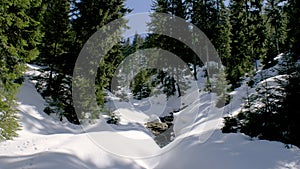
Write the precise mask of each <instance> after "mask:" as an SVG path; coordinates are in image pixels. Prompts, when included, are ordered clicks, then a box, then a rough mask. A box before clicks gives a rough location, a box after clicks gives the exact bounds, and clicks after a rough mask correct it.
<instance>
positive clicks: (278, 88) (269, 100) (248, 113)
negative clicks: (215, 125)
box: [222, 55, 300, 146]
mask: <svg viewBox="0 0 300 169" xmlns="http://www.w3.org/2000/svg"><path fill="white" fill-rule="evenodd" d="M287 56H288V58H290V59H288V60H287V61H286V62H290V64H291V65H294V66H291V67H290V68H291V70H289V71H285V72H284V73H287V72H289V74H285V76H283V77H282V78H280V79H279V78H278V79H276V80H275V82H276V83H277V84H276V85H270V84H268V81H263V82H260V83H259V84H258V86H256V92H255V93H253V94H250V95H248V96H247V97H246V98H245V101H244V104H243V106H242V109H241V112H240V113H239V114H238V115H237V116H234V117H232V116H231V117H230V116H228V117H226V118H225V121H224V123H225V126H224V127H223V129H222V130H223V132H237V131H240V132H242V133H245V134H247V135H249V136H250V137H258V138H260V139H267V140H276V141H282V142H284V143H286V144H294V145H296V146H300V142H299V138H300V135H299V132H298V129H299V127H300V125H299V120H300V116H299V108H300V107H299V102H298V101H297V98H298V97H299V96H300V91H299V89H300V80H299V79H300V68H299V66H297V64H296V62H295V61H293V60H292V59H291V58H292V57H291V55H287ZM286 64H288V63H286ZM286 64H285V65H286Z"/></svg>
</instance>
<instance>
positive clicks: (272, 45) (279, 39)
mask: <svg viewBox="0 0 300 169" xmlns="http://www.w3.org/2000/svg"><path fill="white" fill-rule="evenodd" d="M265 11H266V18H267V19H266V23H267V25H268V28H267V30H268V40H267V41H268V45H267V46H266V47H267V55H266V58H263V59H264V60H263V62H264V63H268V62H269V61H272V59H273V58H274V57H275V56H277V55H278V54H280V53H283V52H285V51H286V45H285V41H286V38H287V33H286V32H287V31H286V29H287V27H286V26H287V17H286V13H285V11H284V5H282V1H281V0H268V1H267V4H266V7H265Z"/></svg>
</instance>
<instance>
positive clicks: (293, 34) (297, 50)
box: [287, 0, 300, 58]
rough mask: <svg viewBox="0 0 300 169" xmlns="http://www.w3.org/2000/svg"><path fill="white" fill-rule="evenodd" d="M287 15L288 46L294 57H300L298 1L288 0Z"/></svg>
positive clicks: (299, 3)
mask: <svg viewBox="0 0 300 169" xmlns="http://www.w3.org/2000/svg"><path fill="white" fill-rule="evenodd" d="M287 3H288V5H287V15H288V26H287V27H288V38H287V44H288V45H289V48H291V52H293V53H294V54H295V55H294V57H296V58H299V56H300V40H299V36H300V18H299V14H300V2H299V1H297V0H288V2H287Z"/></svg>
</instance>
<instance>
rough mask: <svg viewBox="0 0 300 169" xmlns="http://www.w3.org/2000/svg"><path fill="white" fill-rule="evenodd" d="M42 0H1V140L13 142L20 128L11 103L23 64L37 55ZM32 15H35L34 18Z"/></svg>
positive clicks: (13, 104)
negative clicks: (11, 140)
mask: <svg viewBox="0 0 300 169" xmlns="http://www.w3.org/2000/svg"><path fill="white" fill-rule="evenodd" d="M41 2H42V1H41V0H33V1H29V0H16V1H9V0H3V1H2V2H1V4H0V23H1V27H0V130H1V132H0V139H1V140H2V139H12V138H13V137H15V136H16V135H17V134H16V130H18V129H19V127H20V125H19V123H18V118H17V115H16V112H17V111H16V109H15V107H16V105H15V103H14V100H15V94H16V92H17V88H18V86H19V85H18V84H16V82H17V81H18V80H17V79H18V78H20V77H21V76H22V73H23V71H24V68H25V63H26V62H28V61H30V60H32V59H33V58H35V57H36V56H37V54H38V50H37V48H36V45H37V44H38V42H39V40H40V38H41V36H42V34H41V32H40V31H39V22H38V21H39V16H40V15H41V10H38V9H39V8H38V6H40V5H41ZM33 13H35V14H36V15H34V14H33Z"/></svg>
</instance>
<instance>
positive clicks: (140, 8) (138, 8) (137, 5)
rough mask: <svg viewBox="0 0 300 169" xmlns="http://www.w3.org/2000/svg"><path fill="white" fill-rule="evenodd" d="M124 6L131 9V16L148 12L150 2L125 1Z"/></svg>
mask: <svg viewBox="0 0 300 169" xmlns="http://www.w3.org/2000/svg"><path fill="white" fill-rule="evenodd" d="M126 5H127V6H128V7H129V8H131V9H133V11H132V13H131V14H133V13H142V12H150V9H151V5H152V0H127V1H126Z"/></svg>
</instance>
